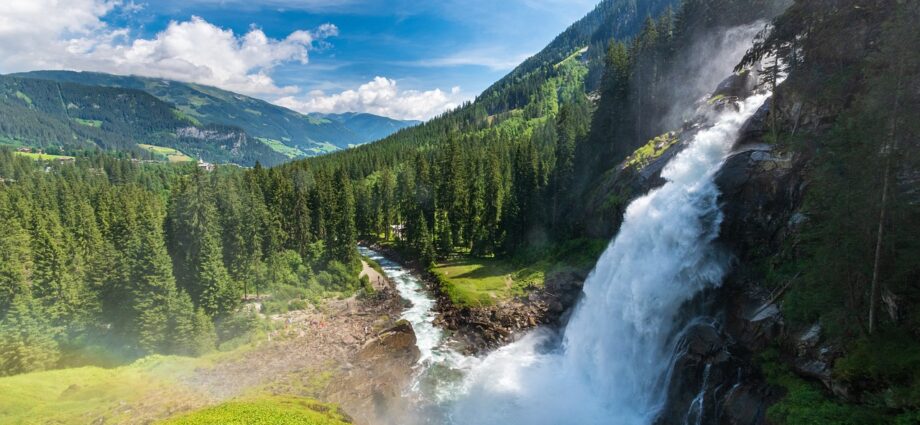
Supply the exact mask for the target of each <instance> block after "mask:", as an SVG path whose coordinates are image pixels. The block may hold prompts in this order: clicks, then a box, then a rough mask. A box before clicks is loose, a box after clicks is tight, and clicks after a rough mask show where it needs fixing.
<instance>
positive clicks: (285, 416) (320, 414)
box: [160, 397, 351, 425]
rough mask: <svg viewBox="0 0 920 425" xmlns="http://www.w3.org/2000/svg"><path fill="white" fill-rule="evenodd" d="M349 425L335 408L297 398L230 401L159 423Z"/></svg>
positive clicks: (183, 424)
mask: <svg viewBox="0 0 920 425" xmlns="http://www.w3.org/2000/svg"><path fill="white" fill-rule="evenodd" d="M348 423H351V422H350V421H349V419H348V417H347V416H346V415H344V414H343V413H341V412H340V411H339V410H338V408H336V407H335V406H334V405H329V404H325V403H320V402H317V401H314V400H310V399H304V398H296V397H265V398H259V399H253V400H241V401H233V402H229V403H225V404H221V405H219V406H215V407H211V408H207V409H204V410H201V411H198V412H194V413H190V414H187V415H184V416H180V417H178V418H175V419H170V420H167V421H163V422H160V424H162V425H199V424H202V425H204V424H223V425H260V424H265V425H269V424H271V425H288V424H290V425H295V424H296V425H340V424H348Z"/></svg>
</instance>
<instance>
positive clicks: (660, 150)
mask: <svg viewBox="0 0 920 425" xmlns="http://www.w3.org/2000/svg"><path fill="white" fill-rule="evenodd" d="M679 140H680V139H678V138H677V135H676V134H675V133H665V134H662V135H661V136H658V137H656V138H654V139H652V140H649V142H648V143H646V144H645V146H642V147H641V148H639V149H636V151H635V152H633V154H632V155H630V156H629V158H627V159H626V167H627V168H632V167H644V166H646V165H648V164H649V163H651V162H652V161H654V160H656V159H658V157H660V156H661V155H662V154H664V153H665V151H667V150H668V148H670V147H671V146H674V144H675V143H677V142H678V141H679Z"/></svg>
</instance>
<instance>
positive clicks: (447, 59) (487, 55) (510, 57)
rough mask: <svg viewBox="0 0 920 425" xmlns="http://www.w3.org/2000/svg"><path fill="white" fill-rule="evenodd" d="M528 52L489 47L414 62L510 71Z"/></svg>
mask: <svg viewBox="0 0 920 425" xmlns="http://www.w3.org/2000/svg"><path fill="white" fill-rule="evenodd" d="M530 56H531V54H527V53H516V54H515V53H508V52H506V51H504V50H502V49H497V48H488V49H477V50H469V51H464V52H458V53H455V54H452V55H450V56H444V57H440V58H434V59H423V60H419V61H415V62H412V64H413V65H417V66H424V67H452V66H461V65H472V66H481V67H484V68H489V69H491V70H492V71H510V70H512V69H514V68H515V67H516V66H518V65H520V64H521V62H524V61H525V60H526V59H527V58H529V57H530Z"/></svg>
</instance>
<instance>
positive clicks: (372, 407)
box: [328, 320, 421, 425]
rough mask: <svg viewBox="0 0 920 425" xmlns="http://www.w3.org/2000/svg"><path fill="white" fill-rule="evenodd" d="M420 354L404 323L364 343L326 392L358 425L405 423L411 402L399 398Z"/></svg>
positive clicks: (412, 336)
mask: <svg viewBox="0 0 920 425" xmlns="http://www.w3.org/2000/svg"><path fill="white" fill-rule="evenodd" d="M420 355H421V354H420V352H419V350H418V347H417V346H416V337H415V332H414V331H413V329H412V325H411V324H409V322H406V321H404V320H402V321H399V322H397V323H396V324H395V325H394V326H392V327H390V328H388V329H386V330H384V331H382V332H380V333H378V334H377V335H376V336H374V337H373V338H371V339H369V340H367V341H366V342H365V343H364V345H363V346H362V348H361V349H360V351H358V353H357V355H355V357H354V359H353V361H352V362H351V363H350V364H348V365H346V366H345V368H344V371H343V372H342V373H341V374H340V376H338V377H336V379H335V381H334V382H332V383H331V385H330V388H329V389H328V398H329V399H330V400H332V401H335V402H337V403H340V404H341V405H342V406H343V408H344V409H345V410H346V411H347V412H348V414H349V415H350V416H352V417H353V418H354V420H355V422H356V423H358V424H380V425H397V424H400V425H401V424H406V423H409V422H407V419H406V417H405V416H404V415H406V414H407V413H408V412H409V410H410V407H411V402H410V400H407V399H405V398H404V397H402V393H403V390H404V389H405V388H406V386H407V385H408V384H409V381H410V380H411V379H412V376H413V373H414V369H413V367H414V366H415V364H416V362H417V361H418V359H419V356H420Z"/></svg>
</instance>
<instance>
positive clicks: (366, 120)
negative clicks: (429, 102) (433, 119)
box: [310, 112, 422, 142]
mask: <svg viewBox="0 0 920 425" xmlns="http://www.w3.org/2000/svg"><path fill="white" fill-rule="evenodd" d="M310 116H311V117H317V118H319V119H325V120H329V121H332V122H337V123H339V124H342V125H343V126H345V128H347V129H349V130H351V131H352V132H353V133H355V134H358V135H360V136H361V137H362V138H363V139H364V142H373V141H375V140H380V139H383V138H386V137H387V136H389V135H391V134H393V133H396V132H397V131H399V130H402V129H404V128H408V127H412V126H416V125H419V124H421V123H422V122H421V121H400V120H395V119H393V118H387V117H381V116H378V115H373V114H367V113H357V112H346V113H343V114H310Z"/></svg>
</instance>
